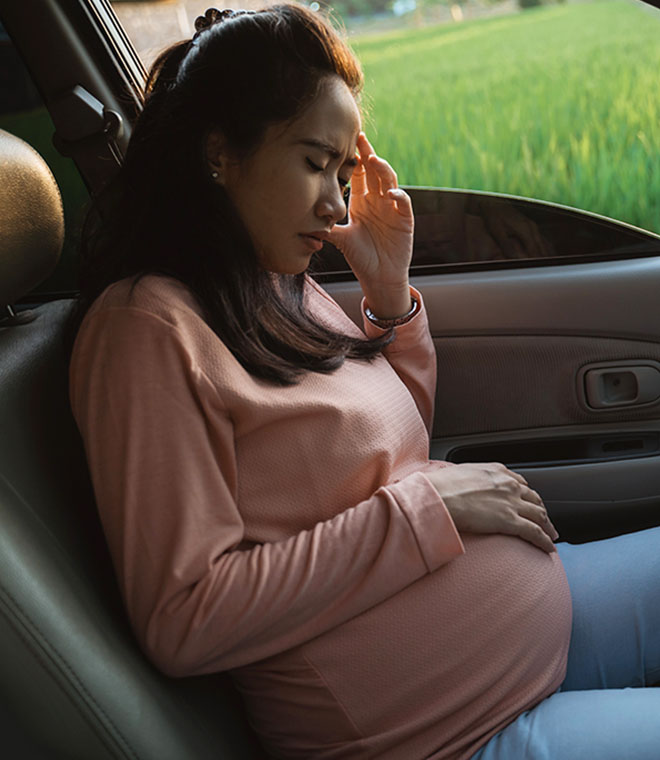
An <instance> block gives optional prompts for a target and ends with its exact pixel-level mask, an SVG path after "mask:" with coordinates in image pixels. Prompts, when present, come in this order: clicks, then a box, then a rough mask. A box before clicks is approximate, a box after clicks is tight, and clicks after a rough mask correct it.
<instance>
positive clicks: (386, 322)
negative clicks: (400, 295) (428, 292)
mask: <svg viewBox="0 0 660 760" xmlns="http://www.w3.org/2000/svg"><path fill="white" fill-rule="evenodd" d="M410 300H411V301H412V306H411V307H410V311H408V312H407V313H406V314H402V315H401V316H400V317H392V319H379V318H378V317H377V316H376V315H375V314H374V313H373V311H371V309H370V308H369V307H368V306H366V307H365V309H364V313H365V314H366V316H367V319H368V320H369V321H370V322H371V323H372V324H374V325H376V327H381V328H383V329H384V330H387V329H389V328H390V327H398V326H399V325H403V324H405V323H406V322H408V321H410V320H411V319H412V318H413V317H414V316H415V314H417V311H418V309H419V301H418V300H417V299H416V298H415V296H410Z"/></svg>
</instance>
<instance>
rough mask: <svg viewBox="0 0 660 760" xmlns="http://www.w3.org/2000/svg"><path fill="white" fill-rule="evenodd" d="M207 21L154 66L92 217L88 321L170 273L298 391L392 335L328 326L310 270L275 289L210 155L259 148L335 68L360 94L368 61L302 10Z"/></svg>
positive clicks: (217, 15) (257, 367)
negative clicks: (307, 380) (116, 286)
mask: <svg viewBox="0 0 660 760" xmlns="http://www.w3.org/2000/svg"><path fill="white" fill-rule="evenodd" d="M196 28H197V29H198V32H197V34H196V35H195V37H194V38H193V40H191V41H185V42H180V43H178V44H176V45H173V46H172V47H170V48H169V49H168V50H166V51H165V52H164V53H162V54H161V55H160V57H159V58H158V59H157V60H156V62H155V63H154V65H153V67H152V69H151V72H150V74H149V78H148V83H147V88H146V93H145V103H144V109H143V111H142V113H141V115H140V116H139V118H138V119H137V122H136V124H135V127H134V130H133V134H132V136H131V140H130V143H129V147H128V150H127V153H126V158H125V161H124V164H123V166H122V168H121V169H120V171H119V173H118V175H117V177H116V178H115V180H114V181H113V182H112V183H111V185H110V186H109V187H108V189H107V190H106V191H105V192H104V193H103V194H102V195H101V197H100V198H99V200H98V202H97V203H96V205H95V207H93V208H92V211H91V212H90V214H88V218H87V222H86V225H85V227H84V230H83V245H82V249H83V250H82V256H81V275H80V293H81V295H80V300H79V306H78V310H77V315H76V317H75V320H74V323H75V326H77V325H79V324H80V321H82V318H83V316H84V314H85V313H86V311H87V309H88V308H89V306H90V305H91V303H92V302H93V301H94V299H95V298H96V297H97V296H98V295H99V294H100V293H101V292H102V291H103V290H104V289H105V288H106V287H107V286H108V285H109V284H111V283H113V282H116V281H117V280H120V279H123V278H125V277H131V276H134V277H135V278H136V281H137V280H138V279H139V278H140V277H142V276H144V275H146V274H149V273H160V274H166V275H169V276H172V277H175V278H177V279H178V280H180V281H181V282H183V283H184V284H185V285H186V286H187V287H188V288H189V289H190V290H191V292H192V293H193V295H194V296H195V297H196V298H197V300H198V302H199V304H200V305H201V308H202V310H203V314H204V318H205V320H206V321H207V323H208V324H209V326H210V327H211V329H212V330H213V331H214V332H215V333H216V334H217V335H218V337H219V338H220V339H221V340H222V341H223V342H224V343H225V344H226V346H227V347H228V348H229V349H230V351H231V352H232V353H233V355H234V356H235V357H236V359H237V360H238V361H239V362H240V363H241V364H242V365H243V366H244V367H245V368H246V369H247V370H248V371H249V372H250V373H252V374H253V375H255V376H257V377H260V378H263V379H266V380H270V381H273V382H276V383H279V384H282V385H286V384H291V383H294V382H296V380H297V379H298V378H299V377H300V375H301V374H303V373H304V372H306V371H316V372H331V371H333V370H335V369H337V368H338V367H339V366H341V364H342V363H343V361H344V360H345V358H347V357H350V358H356V359H364V360H369V359H372V358H373V357H374V356H375V355H376V354H377V353H378V352H379V351H381V350H382V348H383V346H384V345H385V344H386V343H387V342H388V341H389V340H390V338H391V335H390V334H385V335H384V336H383V337H380V338H378V339H375V340H365V339H358V338H353V337H349V336H347V335H343V334H341V333H337V332H335V331H332V330H329V329H328V328H327V327H324V326H323V325H322V324H320V323H318V322H317V321H316V320H315V319H313V318H312V317H311V315H309V314H308V313H307V312H306V309H305V306H304V303H303V286H304V277H305V275H304V274H301V275H295V276H291V275H281V276H279V287H278V286H277V285H276V284H274V281H273V275H272V274H271V273H268V272H266V271H264V270H263V268H262V267H261V266H260V265H259V262H258V259H257V253H256V251H255V247H254V244H253V242H252V240H251V239H250V235H249V233H248V231H247V229H246V228H245V226H244V225H243V223H242V221H241V219H240V217H239V215H238V213H237V212H236V211H235V209H234V207H233V205H232V203H231V201H230V199H229V197H228V195H227V193H226V192H225V190H224V188H223V187H222V186H221V185H219V184H218V183H215V182H213V181H212V179H211V177H210V174H209V167H208V163H207V160H206V154H205V141H206V138H207V136H208V134H209V132H210V131H211V130H219V131H220V133H221V134H222V135H223V137H224V138H225V140H226V141H227V145H228V146H230V147H231V149H232V150H233V151H234V152H235V153H236V154H237V155H238V156H239V157H240V156H245V155H248V154H249V153H250V151H252V150H254V149H255V148H256V147H257V146H258V145H259V143H260V141H261V140H262V138H263V136H264V133H265V131H266V129H267V127H268V126H269V125H271V124H274V123H278V122H287V121H288V120H291V119H293V118H295V117H296V116H297V115H298V114H300V113H301V112H302V110H303V109H304V108H305V107H307V106H308V105H309V104H310V103H311V102H312V101H313V100H314V98H315V97H316V95H317V94H318V92H319V89H320V85H321V83H322V81H323V79H324V78H325V77H327V76H329V75H336V76H339V77H340V78H341V79H342V80H343V81H344V82H345V83H346V84H347V86H348V87H349V88H350V90H351V91H352V92H353V94H354V95H356V96H357V94H358V93H359V91H360V88H361V86H362V72H361V70H360V67H359V64H358V63H357V61H356V59H355V57H354V56H353V54H352V53H351V51H350V50H349V48H348V47H347V46H346V44H345V43H344V42H343V41H342V40H341V39H340V37H339V36H338V35H337V34H336V32H335V31H334V30H333V29H332V28H331V27H330V25H329V24H328V23H326V22H324V21H323V20H322V19H321V18H320V17H319V15H318V14H317V13H313V12H311V11H309V10H307V9H305V8H304V7H302V6H298V5H279V6H273V7H270V8H267V9H265V10H262V11H257V12H249V11H215V10H213V11H207V13H206V16H205V17H200V18H199V19H198V20H197V22H196ZM73 329H74V330H75V327H74V328H73Z"/></svg>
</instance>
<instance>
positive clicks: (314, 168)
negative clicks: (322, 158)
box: [305, 158, 324, 172]
mask: <svg viewBox="0 0 660 760" xmlns="http://www.w3.org/2000/svg"><path fill="white" fill-rule="evenodd" d="M305 160H306V161H307V166H309V168H310V169H311V170H312V171H315V172H322V171H324V169H323V167H322V166H319V165H318V164H315V163H314V162H313V161H312V159H311V158H306V159H305Z"/></svg>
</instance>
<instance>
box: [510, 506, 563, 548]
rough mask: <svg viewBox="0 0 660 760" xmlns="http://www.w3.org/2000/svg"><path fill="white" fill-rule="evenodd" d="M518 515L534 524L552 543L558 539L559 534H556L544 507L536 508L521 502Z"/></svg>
mask: <svg viewBox="0 0 660 760" xmlns="http://www.w3.org/2000/svg"><path fill="white" fill-rule="evenodd" d="M518 514H519V515H520V516H521V517H524V518H526V519H527V520H531V521H532V522H535V523H536V524H537V525H538V526H539V527H540V528H542V529H543V530H544V531H545V532H546V533H547V534H548V536H550V539H551V540H552V541H556V540H557V539H558V538H559V533H558V532H557V529H556V528H555V526H554V525H553V524H552V521H551V520H550V517H549V516H548V512H547V510H546V509H545V507H544V506H542V505H541V506H538V505H536V504H531V503H529V502H525V501H523V502H522V503H521V507H520V510H519V512H518Z"/></svg>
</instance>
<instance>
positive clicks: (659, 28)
mask: <svg viewBox="0 0 660 760" xmlns="http://www.w3.org/2000/svg"><path fill="white" fill-rule="evenodd" d="M351 42H352V45H353V47H354V49H355V50H356V52H357V53H358V55H359V57H360V59H361V61H362V63H363V66H364V70H365V75H366V87H365V103H364V104H365V106H366V110H367V112H368V113H367V116H366V126H367V128H368V130H369V133H370V135H371V136H372V138H373V142H374V144H375V146H376V149H377V150H378V152H379V153H380V154H381V155H383V156H384V157H386V158H387V159H388V160H389V161H390V162H391V163H392V165H393V166H394V167H395V169H396V170H397V172H398V174H399V178H400V181H401V182H402V183H405V184H412V185H434V186H441V187H462V188H472V189H479V190H491V191H497V192H504V193H512V194H515V195H523V196H529V197H534V198H541V199H544V200H550V201H555V202H558V203H563V204H566V205H569V206H576V207H578V208H584V209H588V210H590V211H595V212H597V213H600V214H605V215H606V216H611V217H614V218H616V219H621V220H623V221H626V222H629V223H631V224H635V225H638V226H640V227H644V228H646V229H650V230H653V231H655V232H660V11H656V10H654V9H652V8H648V6H644V5H642V3H638V2H628V1H626V0H596V1H595V2H585V3H575V4H572V3H571V4H563V5H549V6H543V7H540V8H535V9H533V10H528V11H525V12H523V13H519V14H515V15H511V16H506V17H502V16H500V17H496V18H489V19H482V20H474V21H465V22H462V23H460V24H448V25H443V26H435V27H426V28H422V29H414V30H406V31H398V32H395V33H389V34H386V35H380V36H377V37H376V36H372V37H362V38H359V37H356V38H353V39H352V40H351Z"/></svg>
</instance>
